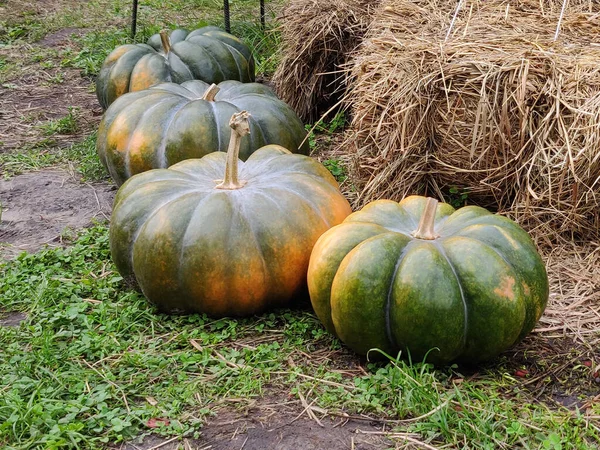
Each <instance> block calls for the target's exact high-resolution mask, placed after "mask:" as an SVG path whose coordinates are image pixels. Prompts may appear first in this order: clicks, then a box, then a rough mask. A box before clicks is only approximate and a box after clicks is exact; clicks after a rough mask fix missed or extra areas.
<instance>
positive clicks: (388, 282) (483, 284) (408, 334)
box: [308, 196, 548, 363]
mask: <svg viewBox="0 0 600 450" xmlns="http://www.w3.org/2000/svg"><path fill="white" fill-rule="evenodd" d="M308 286H309V292H310V297H311V301H312V304H313V307H314V310H315V312H316V313H317V316H318V317H319V319H320V320H321V321H322V322H323V324H324V325H325V327H326V328H327V329H328V330H329V331H330V332H332V333H334V334H335V335H337V336H338V337H339V338H340V339H341V340H342V341H343V342H344V343H345V344H346V345H348V346H349V347H350V348H352V349H353V350H355V351H356V352H358V353H361V354H366V353H367V352H368V351H369V350H370V349H372V348H378V349H381V350H383V351H385V352H387V353H388V354H392V355H394V356H395V355H396V354H397V353H398V352H399V351H402V352H404V354H405V355H406V354H407V352H410V355H411V357H412V359H413V361H415V360H417V361H420V360H422V358H424V357H425V355H426V354H427V352H428V351H429V350H430V349H434V348H436V350H432V351H431V352H430V353H429V355H428V361H431V362H435V363H446V362H450V361H454V360H458V361H463V362H468V363H476V362H479V361H485V360H489V359H491V358H494V357H495V356H497V355H498V354H499V353H500V352H502V351H504V350H506V349H508V348H509V347H510V346H511V345H513V344H514V343H516V342H517V341H519V340H521V339H522V338H523V337H524V336H525V335H526V334H527V333H529V332H530V331H531V330H532V329H533V327H534V325H535V324H536V322H537V321H538V319H539V318H540V316H541V314H542V312H543V311H544V308H545V307H546V302H547V300H548V278H547V275H546V270H545V267H544V264H543V262H542V260H541V258H540V256H539V254H538V253H537V251H536V248H535V246H534V244H533V242H532V241H531V239H530V237H529V235H528V234H527V233H526V232H525V231H524V230H523V229H522V228H520V227H519V226H518V225H517V224H516V223H515V222H513V221H511V220H510V219H508V218H506V217H502V216H499V215H495V214H491V213H490V212H488V211H487V210H485V209H483V208H480V207H476V206H467V207H464V208H461V209H459V210H457V211H455V210H454V208H452V207H451V206H450V205H448V204H444V203H441V204H439V205H438V202H437V200H434V199H426V198H425V197H418V196H411V197H407V198H405V199H404V200H403V201H401V202H400V203H396V202H393V201H389V200H378V201H375V202H372V203H370V204H368V205H367V206H365V207H364V208H363V209H362V210H361V211H358V212H355V213H353V214H351V215H350V216H349V217H348V218H346V220H345V221H344V222H343V223H342V224H340V225H338V226H336V227H334V228H332V229H331V230H329V231H327V232H326V233H325V234H323V236H321V238H320V239H319V241H318V242H317V244H316V245H315V248H314V249H313V252H312V255H311V259H310V266H309V270H308Z"/></svg>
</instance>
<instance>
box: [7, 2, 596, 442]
mask: <svg viewBox="0 0 600 450" xmlns="http://www.w3.org/2000/svg"><path fill="white" fill-rule="evenodd" d="M130 3H131V2H129V1H126V0H119V1H118V0H111V1H109V0H97V1H89V2H76V1H74V0H53V1H45V2H36V1H19V2H17V1H13V0H7V1H1V0H0V84H1V87H0V103H1V104H2V110H1V111H0V119H1V120H0V173H1V174H2V179H0V203H1V204H2V222H1V223H0V256H1V258H2V262H0V277H2V278H0V296H1V297H2V298H1V299H0V342H2V343H3V349H1V350H0V394H2V395H0V397H1V399H0V424H2V423H3V422H4V423H5V424H10V426H8V425H6V426H4V425H0V446H1V445H4V446H6V447H7V448H62V447H80V448H88V447H90V448H110V449H132V450H133V449H138V448H140V449H146V450H149V449H158V448H161V449H175V448H184V449H188V448H190V449H192V448H193V449H209V448H210V449H212V450H215V449H223V450H225V449H232V448H235V449H238V448H239V449H245V450H249V449H266V448H269V449H299V448H302V449H311V448H314V449H323V448H328V449H331V450H337V449H340V450H341V449H385V448H415V449H416V448H425V449H432V448H547V449H554V450H557V449H563V448H581V449H583V448H595V445H596V444H595V443H594V442H596V443H597V440H598V439H600V406H599V403H600V396H599V395H598V392H599V391H600V375H599V368H600V350H599V342H600V331H599V323H600V310H599V309H598V305H599V304H600V289H599V288H600V251H597V252H591V251H590V250H589V248H585V246H581V245H575V244H572V245H571V246H565V247H561V248H558V249H555V250H554V251H545V252H544V258H545V261H546V263H547V267H548V270H549V274H550V278H551V286H552V289H551V300H550V304H549V307H548V309H547V311H546V314H545V315H544V317H543V318H542V320H541V321H540V324H539V325H538V327H537V328H536V330H534V332H533V333H532V334H531V335H530V336H528V337H527V338H526V339H525V340H524V341H523V342H522V343H520V344H519V345H518V346H517V347H516V348H514V349H511V350H510V351H508V352H506V353H505V354H504V355H502V356H501V357H500V358H499V359H498V360H497V361H494V362H492V363H490V364H489V365H486V366H482V367H478V368H471V367H457V366H453V367H448V368H440V369H435V368H432V367H431V366H429V365H426V364H412V365H411V364H408V363H407V362H406V361H405V360H392V361H391V362H388V363H385V362H369V361H367V360H365V359H364V358H357V357H356V356H354V355H353V354H352V353H351V352H350V351H349V350H348V349H346V348H344V347H343V346H341V345H340V343H339V342H338V341H337V340H336V339H335V338H333V337H331V336H330V335H328V334H327V333H326V332H325V331H324V330H323V329H322V327H321V326H320V325H319V324H318V321H317V320H316V318H315V317H314V315H313V314H312V313H311V312H310V309H309V308H308V307H307V306H306V305H304V306H303V307H301V308H299V309H296V310H290V311H284V312H277V313H276V314H266V315H262V316H260V317H257V318H252V319H245V320H242V321H235V320H229V319H227V320H223V321H214V320H209V319H208V318H206V317H189V318H186V317H168V316H164V315H161V314H160V313H159V312H157V311H156V310H155V309H154V308H153V307H152V306H151V305H148V304H147V302H146V301H145V299H144V298H143V296H141V295H140V294H139V293H136V292H135V291H133V290H131V289H130V288H129V287H127V286H126V285H124V283H123V281H122V279H121V278H120V277H119V275H118V273H116V269H115V268H114V266H112V263H111V262H110V254H109V250H108V237H107V221H108V220H109V218H110V211H111V205H112V200H113V198H114V195H115V193H116V186H115V185H114V184H113V183H112V182H111V180H110V179H109V177H108V176H107V174H106V173H105V171H104V170H103V168H102V167H101V165H100V163H99V161H98V160H97V157H96V155H95V149H94V147H95V130H96V128H97V126H98V123H99V121H100V119H101V115H102V110H101V108H100V107H99V105H98V103H97V101H96V98H95V94H94V76H95V74H96V73H97V70H98V68H99V65H100V64H101V62H102V59H103V58H104V56H106V54H107V53H108V51H110V49H111V48H113V47H114V46H115V45H118V44H121V43H124V42H128V39H129V37H128V20H129V14H130V9H129V8H130ZM141 3H142V5H141V9H140V26H139V27H140V30H141V31H140V33H141V34H140V36H139V37H138V39H140V40H141V39H143V38H144V37H145V36H147V35H148V34H150V33H152V32H155V31H157V30H158V29H160V28H161V27H165V26H172V25H175V24H177V25H185V26H193V25H194V24H202V23H205V22H206V21H208V22H210V23H216V24H218V23H219V21H220V16H219V14H220V11H219V5H220V3H219V2H211V1H204V0H194V1H193V2H187V3H186V2H185V1H183V0H180V1H173V2H170V5H169V6H165V5H164V2H160V1H149V2H141ZM190 3H191V4H193V6H194V7H193V8H191V7H190V6H189V4H190ZM276 7H277V2H273V5H271V8H276ZM233 8H234V9H233V15H234V16H233V17H234V21H233V23H234V27H237V28H236V29H237V30H238V31H239V32H240V33H242V34H243V35H244V36H245V37H246V38H247V39H250V40H254V41H253V42H254V44H255V46H257V47H260V46H261V45H262V46H263V48H262V49H263V50H264V51H263V53H261V55H262V56H261V59H260V61H259V67H260V68H261V70H262V72H263V73H262V75H261V79H265V80H268V76H269V71H270V70H271V69H272V66H273V64H275V63H276V58H275V57H274V54H272V53H271V52H270V50H269V48H268V47H266V50H265V48H264V46H265V44H264V42H267V41H268V42H270V41H269V39H275V41H276V34H275V33H274V32H272V31H269V32H263V31H262V30H259V28H258V26H257V25H256V20H257V19H256V16H253V15H252V14H254V13H255V9H257V8H256V5H255V2H251V1H249V0H248V1H244V2H239V4H238V6H237V9H235V8H236V7H235V6H234V7H233ZM161 14H162V16H161ZM158 16H161V17H162V18H161V19H156V17H158ZM270 17H271V19H272V16H270ZM249 24H250V25H249ZM253 24H254V25H253ZM261 33H262V34H261ZM269 33H271V34H269ZM265 36H266V37H265ZM267 37H268V39H267ZM259 50H260V49H259ZM340 127H343V117H339V116H337V117H336V118H335V119H333V120H331V121H330V122H328V124H318V125H317V126H316V127H315V129H316V130H317V131H319V133H318V134H317V135H316V137H314V138H311V147H312V148H313V156H315V157H317V158H318V159H319V160H320V161H322V162H323V163H324V164H325V165H326V167H328V169H329V170H330V171H331V172H332V173H333V174H334V175H335V176H336V177H337V178H338V180H339V181H341V182H342V186H343V188H344V190H345V191H346V193H347V194H349V195H355V193H353V192H352V180H350V179H348V177H347V176H346V175H345V171H344V167H343V162H344V155H339V154H338V155H336V154H335V152H330V150H329V149H328V145H329V143H330V142H332V141H335V140H336V139H338V138H337V136H338V135H337V134H336V132H337V131H339V128H340ZM22 252H27V253H25V254H24V253H22ZM32 380H34V381H32ZM65 380H67V381H65ZM2 402H4V403H2ZM36 433H37V434H36ZM40 436H42V437H40ZM44 439H46V440H44Z"/></svg>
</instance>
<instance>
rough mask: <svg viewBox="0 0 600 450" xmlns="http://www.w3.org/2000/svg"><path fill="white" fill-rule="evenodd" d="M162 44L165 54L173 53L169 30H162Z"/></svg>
mask: <svg viewBox="0 0 600 450" xmlns="http://www.w3.org/2000/svg"><path fill="white" fill-rule="evenodd" d="M160 42H161V43H162V46H163V50H164V51H165V53H169V52H170V51H171V40H170V39H169V34H168V32H167V30H162V31H161V32H160Z"/></svg>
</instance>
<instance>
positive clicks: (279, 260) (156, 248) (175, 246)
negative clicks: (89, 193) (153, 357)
mask: <svg viewBox="0 0 600 450" xmlns="http://www.w3.org/2000/svg"><path fill="white" fill-rule="evenodd" d="M246 114H247V113H246V112H242V113H240V114H236V115H234V116H233V118H232V122H231V123H232V125H231V126H232V128H233V129H234V132H233V136H232V138H231V140H230V142H231V143H230V148H229V152H228V153H227V154H225V153H221V152H216V153H211V154H209V155H207V156H205V157H204V158H202V159H190V160H187V161H183V162H180V163H178V164H175V165H173V166H171V167H170V168H169V169H156V170H150V171H148V172H145V173H142V174H139V175H136V176H134V177H132V178H130V179H129V180H128V181H127V182H126V183H125V184H124V185H123V186H122V187H121V188H120V189H119V191H118V193H117V196H116V198H115V202H114V207H113V213H112V217H111V222H110V247H111V253H112V257H113V261H114V262H115V264H116V266H117V269H118V270H119V272H120V273H121V274H122V275H123V276H124V277H125V278H126V279H128V280H132V281H133V280H134V281H135V282H136V283H137V284H138V285H139V287H140V288H141V290H142V292H143V293H144V295H145V296H146V297H147V298H148V299H149V300H150V301H151V302H153V303H155V304H156V305H158V306H159V307H160V308H161V309H163V310H167V311H186V312H201V313H207V314H209V315H211V316H215V317H222V316H247V315H251V314H255V313H257V312H260V311H262V310H264V309H267V308H272V307H276V306H283V305H287V304H289V303H290V302H292V301H293V300H294V299H295V298H296V297H297V296H298V294H299V293H302V292H305V291H306V271H307V268H308V260H309V258H310V251H311V249H312V247H313V245H314V243H315V242H316V241H317V239H318V238H319V236H320V235H321V234H322V233H323V232H325V231H326V230H327V229H329V228H330V227H331V226H333V225H337V224H338V223H340V222H342V220H344V218H345V217H346V216H347V215H348V214H350V205H349V204H348V202H347V201H346V199H345V198H344V197H343V196H342V194H341V193H340V192H339V190H338V186H337V183H336V181H335V179H334V178H333V176H332V175H331V174H330V173H329V171H328V170H327V169H325V167H323V166H322V165H321V164H319V163H318V162H317V161H315V160H314V159H312V158H310V157H308V156H304V155H293V154H291V153H290V152H288V151H287V150H286V149H284V148H283V147H280V146H278V145H268V146H265V147H263V148H261V149H258V150H257V151H256V152H254V153H253V154H252V155H251V156H250V158H248V160H247V161H246V162H245V163H244V162H241V161H238V158H237V152H238V151H239V148H240V141H241V140H242V136H244V135H246V134H247V133H248V131H250V127H249V124H248V121H247V116H246ZM221 180H223V181H221Z"/></svg>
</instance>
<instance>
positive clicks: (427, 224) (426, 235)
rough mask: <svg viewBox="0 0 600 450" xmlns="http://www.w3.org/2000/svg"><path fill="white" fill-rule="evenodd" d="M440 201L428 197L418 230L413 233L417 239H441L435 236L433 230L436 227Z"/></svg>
mask: <svg viewBox="0 0 600 450" xmlns="http://www.w3.org/2000/svg"><path fill="white" fill-rule="evenodd" d="M438 203H439V202H438V201H437V200H436V199H435V198H431V197H427V203H426V204H425V209H424V210H423V215H422V216H421V221H420V222H419V226H418V228H417V229H416V230H415V231H413V232H412V235H413V237H415V238H417V239H426V240H428V241H432V240H434V239H436V238H438V237H439V235H438V234H435V231H434V229H433V227H434V225H435V211H436V209H437V205H438Z"/></svg>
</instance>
